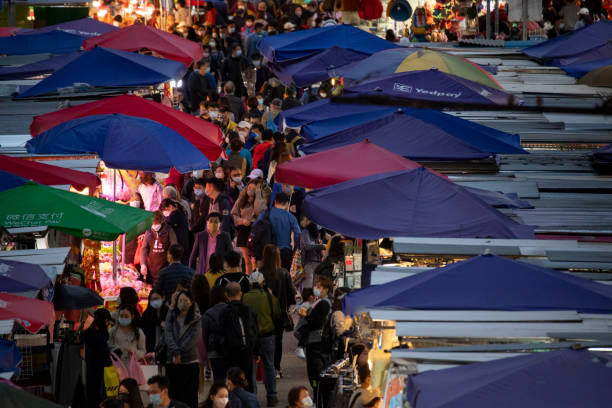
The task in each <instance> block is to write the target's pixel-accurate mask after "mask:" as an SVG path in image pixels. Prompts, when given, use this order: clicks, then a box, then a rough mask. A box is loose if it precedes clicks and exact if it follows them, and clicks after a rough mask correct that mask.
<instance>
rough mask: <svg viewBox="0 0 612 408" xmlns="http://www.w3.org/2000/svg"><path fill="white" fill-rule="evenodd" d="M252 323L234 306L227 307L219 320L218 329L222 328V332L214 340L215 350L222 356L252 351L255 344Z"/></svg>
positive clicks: (247, 315)
mask: <svg viewBox="0 0 612 408" xmlns="http://www.w3.org/2000/svg"><path fill="white" fill-rule="evenodd" d="M252 323H253V322H251V321H250V316H249V314H248V313H246V314H242V313H240V309H239V308H238V307H236V306H235V305H231V304H230V305H227V307H226V308H225V309H224V310H223V312H222V313H221V316H220V318H219V327H223V328H224V332H223V335H222V336H219V337H218V338H216V339H215V340H216V343H217V344H216V350H218V351H221V352H222V353H223V355H224V356H231V355H232V354H234V353H236V352H244V351H249V350H252V349H253V345H254V344H255V338H254V333H253V332H252V330H251V327H252ZM255 335H256V334H255Z"/></svg>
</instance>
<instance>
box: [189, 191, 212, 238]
mask: <svg viewBox="0 0 612 408" xmlns="http://www.w3.org/2000/svg"><path fill="white" fill-rule="evenodd" d="M208 207H210V198H208V197H207V196H206V195H205V194H202V196H200V197H199V198H196V199H195V201H194V202H193V208H192V209H191V220H189V229H190V230H191V232H192V233H193V234H197V233H198V232H200V231H204V230H205V229H206V218H207V217H208Z"/></svg>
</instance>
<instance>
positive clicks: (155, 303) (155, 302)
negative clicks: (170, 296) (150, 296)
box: [151, 299, 162, 309]
mask: <svg viewBox="0 0 612 408" xmlns="http://www.w3.org/2000/svg"><path fill="white" fill-rule="evenodd" d="M161 305H162V301H161V300H160V299H155V300H152V301H151V307H152V308H153V309H159V308H160V307H161Z"/></svg>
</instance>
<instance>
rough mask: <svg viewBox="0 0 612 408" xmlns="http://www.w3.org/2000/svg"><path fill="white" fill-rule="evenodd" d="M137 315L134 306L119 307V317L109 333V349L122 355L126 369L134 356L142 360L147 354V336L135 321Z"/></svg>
mask: <svg viewBox="0 0 612 408" xmlns="http://www.w3.org/2000/svg"><path fill="white" fill-rule="evenodd" d="M137 315H138V312H137V311H136V309H135V308H134V306H132V305H129V304H128V305H121V306H119V317H118V318H117V322H116V323H115V325H114V326H113V327H112V328H111V329H110V332H109V337H108V347H109V349H110V350H111V351H115V352H116V353H117V354H118V355H120V358H121V361H122V362H123V364H124V365H125V366H126V367H129V366H130V358H131V357H132V355H133V356H135V357H136V360H141V359H143V358H144V356H145V354H146V352H147V348H146V339H145V334H144V333H143V331H142V330H141V329H140V328H139V327H138V326H137V323H136V321H135V319H136V318H137Z"/></svg>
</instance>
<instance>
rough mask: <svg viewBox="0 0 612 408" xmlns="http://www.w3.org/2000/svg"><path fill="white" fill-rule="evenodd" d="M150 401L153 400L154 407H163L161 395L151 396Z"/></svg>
mask: <svg viewBox="0 0 612 408" xmlns="http://www.w3.org/2000/svg"><path fill="white" fill-rule="evenodd" d="M149 399H150V400H151V404H153V406H158V405H161V395H159V394H149Z"/></svg>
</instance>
